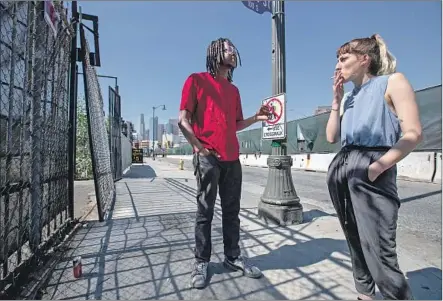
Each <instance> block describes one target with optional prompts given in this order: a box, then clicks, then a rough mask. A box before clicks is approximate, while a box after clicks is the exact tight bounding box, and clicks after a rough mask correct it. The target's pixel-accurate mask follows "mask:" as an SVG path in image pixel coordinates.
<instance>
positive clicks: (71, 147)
mask: <svg viewBox="0 0 443 301" xmlns="http://www.w3.org/2000/svg"><path fill="white" fill-rule="evenodd" d="M72 17H73V19H74V20H73V22H74V24H73V27H74V34H73V36H72V39H71V66H70V68H71V70H70V82H69V125H70V127H69V132H68V137H69V141H68V212H69V218H70V219H72V220H73V219H74V178H75V155H76V142H77V141H76V139H77V27H78V25H77V24H78V23H77V21H78V16H77V1H72Z"/></svg>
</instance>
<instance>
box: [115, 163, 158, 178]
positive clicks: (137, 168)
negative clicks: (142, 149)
mask: <svg viewBox="0 0 443 301" xmlns="http://www.w3.org/2000/svg"><path fill="white" fill-rule="evenodd" d="M156 177H157V174H156V173H155V170H154V169H153V168H152V167H151V166H149V165H147V164H143V165H142V164H132V166H131V169H130V170H129V171H128V172H127V173H126V174H125V175H124V176H123V178H124V179H125V178H126V179H149V178H156Z"/></svg>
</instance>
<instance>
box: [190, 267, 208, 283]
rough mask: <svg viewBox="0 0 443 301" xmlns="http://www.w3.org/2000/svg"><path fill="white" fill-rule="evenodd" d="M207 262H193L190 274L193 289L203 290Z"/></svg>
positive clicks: (206, 273)
mask: <svg viewBox="0 0 443 301" xmlns="http://www.w3.org/2000/svg"><path fill="white" fill-rule="evenodd" d="M208 265H209V264H208V263H207V262H198V261H196V262H194V268H193V270H192V273H191V286H192V287H194V288H198V289H201V288H204V287H205V286H206V278H207V275H208Z"/></svg>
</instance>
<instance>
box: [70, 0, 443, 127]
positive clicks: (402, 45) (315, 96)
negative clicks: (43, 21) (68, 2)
mask: <svg viewBox="0 0 443 301" xmlns="http://www.w3.org/2000/svg"><path fill="white" fill-rule="evenodd" d="M78 3H79V6H81V9H82V12H83V13H87V14H92V15H97V16H98V17H99V37H100V56H101V65H102V66H101V67H98V68H97V72H98V73H99V74H104V75H110V76H116V77H118V84H119V90H120V95H121V101H122V117H123V118H124V119H125V120H130V121H132V122H133V123H134V125H135V129H136V130H138V129H139V121H140V113H144V114H145V124H146V126H147V128H149V126H148V122H149V117H151V116H152V107H153V106H158V105H163V104H164V105H166V111H160V110H156V116H158V117H159V122H160V123H165V122H167V120H168V119H169V118H177V116H178V110H179V103H180V98H181V92H182V87H183V83H184V81H185V80H186V78H187V77H188V76H189V75H190V74H191V73H194V72H202V71H206V70H205V69H206V65H205V64H206V48H207V46H208V45H209V43H210V42H211V41H212V40H215V39H217V38H219V37H227V38H229V39H231V40H232V41H233V43H234V44H235V46H236V47H237V48H238V50H239V52H240V55H241V62H242V66H241V67H239V68H237V69H236V70H235V72H234V84H235V85H236V86H237V87H238V88H239V90H240V94H241V98H242V105H243V111H244V112H243V113H244V116H245V118H246V117H249V116H251V115H253V114H254V113H255V112H256V111H257V109H258V108H259V106H260V104H261V101H262V100H263V99H265V98H267V97H270V96H272V71H271V70H272V69H271V67H272V65H271V64H272V61H271V58H272V56H271V47H272V46H271V45H272V44H271V15H270V14H263V15H259V14H257V13H254V12H253V11H251V10H249V9H247V8H246V7H245V6H244V5H243V4H242V2H241V1H79V2H78ZM441 5H442V4H441V1H390V2H388V1H355V2H354V1H285V10H286V13H285V16H286V19H285V21H286V86H287V91H286V96H287V120H288V121H289V120H293V119H297V118H302V117H306V116H310V115H312V114H313V112H314V110H315V108H316V107H317V106H320V105H330V103H331V100H332V87H331V86H332V80H331V79H330V77H331V76H332V75H333V72H334V67H335V64H336V56H335V53H336V50H337V48H338V47H339V46H340V45H342V44H343V43H345V42H347V41H349V40H351V39H353V38H357V37H367V36H370V35H372V34H374V33H378V34H380V35H381V36H382V37H383V38H384V40H385V41H386V43H387V46H388V48H389V49H390V51H391V52H392V53H393V54H394V55H395V56H396V58H397V66H398V68H397V71H399V72H402V73H404V74H405V75H406V77H407V78H408V79H409V81H410V82H411V84H412V86H413V88H414V89H415V90H419V89H423V88H426V87H430V86H435V85H441V68H442V61H441V60H442V55H441V45H442V41H441V38H442V37H441V34H442V32H441V31H442V24H441V15H442V8H441ZM85 24H87V25H89V26H90V27H91V28H92V24H88V23H87V22H85ZM91 41H92V40H91ZM91 47H92V45H91ZM92 48H93V47H92ZM100 85H101V88H102V91H103V97H104V103H105V111H106V113H107V103H108V86H109V85H110V86H114V80H112V79H100ZM349 89H352V84H347V85H346V86H345V90H346V91H348V90H349ZM79 93H80V94H84V91H82V90H80V91H79ZM258 126H260V125H259V124H256V126H255V127H258Z"/></svg>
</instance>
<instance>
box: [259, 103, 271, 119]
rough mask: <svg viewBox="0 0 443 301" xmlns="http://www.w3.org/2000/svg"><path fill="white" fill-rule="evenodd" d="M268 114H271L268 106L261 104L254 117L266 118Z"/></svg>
mask: <svg viewBox="0 0 443 301" xmlns="http://www.w3.org/2000/svg"><path fill="white" fill-rule="evenodd" d="M270 114H271V111H270V110H269V107H268V106H261V107H260V109H259V110H258V111H257V113H256V114H255V118H256V119H257V120H261V121H263V120H268V119H269V115H270Z"/></svg>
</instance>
